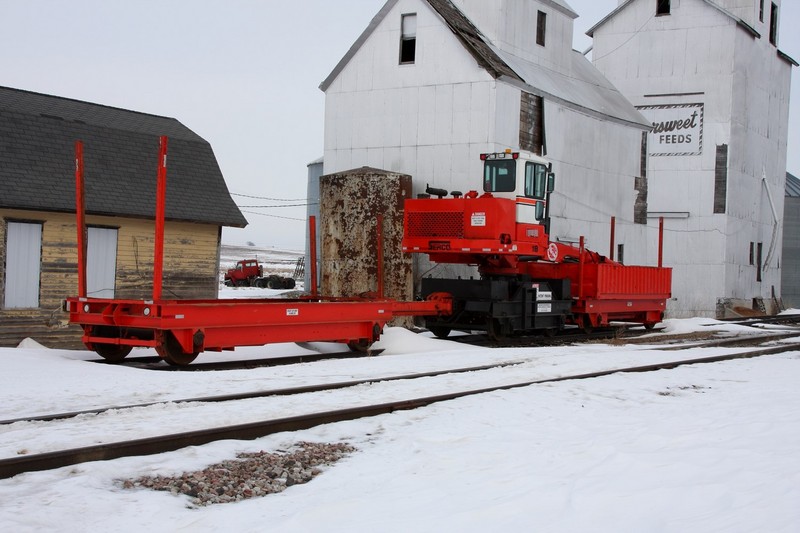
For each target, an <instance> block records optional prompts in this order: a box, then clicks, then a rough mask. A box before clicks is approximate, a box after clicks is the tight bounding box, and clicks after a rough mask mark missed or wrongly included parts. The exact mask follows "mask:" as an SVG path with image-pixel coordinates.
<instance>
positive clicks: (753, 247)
mask: <svg viewBox="0 0 800 533" xmlns="http://www.w3.org/2000/svg"><path fill="white" fill-rule="evenodd" d="M755 264H756V243H754V242H750V266H753V265H755Z"/></svg>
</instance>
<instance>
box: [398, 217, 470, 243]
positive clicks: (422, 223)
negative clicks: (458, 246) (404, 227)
mask: <svg viewBox="0 0 800 533" xmlns="http://www.w3.org/2000/svg"><path fill="white" fill-rule="evenodd" d="M408 236H409V237H455V238H459V239H463V238H464V214H463V213H461V212H460V211H443V212H420V213H413V212H412V213H409V214H408Z"/></svg>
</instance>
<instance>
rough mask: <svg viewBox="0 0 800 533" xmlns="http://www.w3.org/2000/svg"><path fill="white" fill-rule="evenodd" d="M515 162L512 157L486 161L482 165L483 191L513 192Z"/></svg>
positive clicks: (514, 185)
mask: <svg viewBox="0 0 800 533" xmlns="http://www.w3.org/2000/svg"><path fill="white" fill-rule="evenodd" d="M516 164H517V162H516V161H515V160H513V159H497V160H492V161H486V164H485V166H484V167H483V190H484V191H485V192H514V191H515V190H516V184H517V183H516V179H517V177H516V171H515V169H516Z"/></svg>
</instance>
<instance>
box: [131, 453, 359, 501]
mask: <svg viewBox="0 0 800 533" xmlns="http://www.w3.org/2000/svg"><path fill="white" fill-rule="evenodd" d="M354 451H356V448H354V447H353V446H350V445H349V444H347V443H337V444H325V443H314V442H300V443H298V444H297V445H295V446H294V447H293V448H292V450H290V451H287V452H283V451H279V452H277V453H268V452H264V451H261V452H255V453H240V454H238V455H237V456H236V459H235V460H228V461H223V462H222V463H218V464H215V465H212V466H209V467H208V468H205V469H204V470H200V471H197V472H189V473H184V474H182V475H180V476H177V477H168V476H154V477H150V476H145V477H141V478H139V479H135V480H124V481H122V482H121V485H122V487H123V488H126V489H136V488H148V489H152V490H161V491H168V492H170V493H172V494H173V495H175V496H177V495H179V494H185V495H187V496H190V497H191V498H192V504H194V505H196V506H206V505H212V504H215V503H231V502H238V501H242V500H246V499H250V498H256V497H261V496H266V495H268V494H274V493H277V492H281V491H284V490H286V489H287V488H288V487H291V486H292V485H299V484H302V483H308V482H309V481H311V480H312V479H313V478H314V477H316V476H317V475H319V474H320V473H321V470H320V468H319V467H320V466H328V465H332V464H334V463H336V462H337V461H339V460H340V459H342V458H343V457H345V456H346V455H348V454H350V453H352V452H354Z"/></svg>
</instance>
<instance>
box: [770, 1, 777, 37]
mask: <svg viewBox="0 0 800 533" xmlns="http://www.w3.org/2000/svg"><path fill="white" fill-rule="evenodd" d="M769 42H770V43H772V44H774V45H775V46H778V6H776V5H775V4H772V12H771V13H770V16H769Z"/></svg>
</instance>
